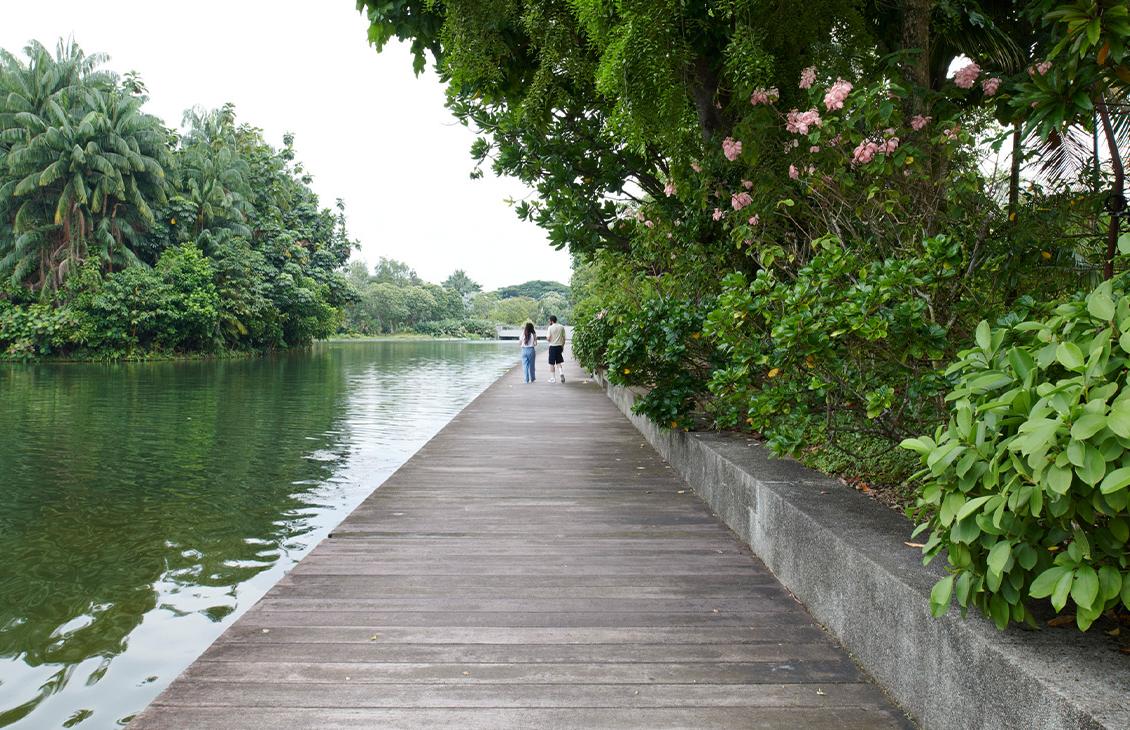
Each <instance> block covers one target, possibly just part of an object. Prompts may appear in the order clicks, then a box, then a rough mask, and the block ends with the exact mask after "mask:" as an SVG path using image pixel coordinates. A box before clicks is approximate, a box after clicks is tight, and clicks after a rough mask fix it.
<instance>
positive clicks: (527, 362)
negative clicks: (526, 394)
mask: <svg viewBox="0 0 1130 730" xmlns="http://www.w3.org/2000/svg"><path fill="white" fill-rule="evenodd" d="M519 339H520V342H521V345H522V369H523V370H524V372H525V374H526V382H527V383H532V382H534V362H535V358H536V357H537V347H538V333H537V331H536V330H535V329H534V323H533V322H526V328H525V329H524V330H522V336H521V338H519Z"/></svg>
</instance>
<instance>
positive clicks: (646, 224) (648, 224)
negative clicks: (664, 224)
mask: <svg viewBox="0 0 1130 730" xmlns="http://www.w3.org/2000/svg"><path fill="white" fill-rule="evenodd" d="M643 224H644V225H645V226H647V227H648V228H651V227H652V226H654V225H655V224H654V223H652V222H651V221H649V220H648V221H644V222H643Z"/></svg>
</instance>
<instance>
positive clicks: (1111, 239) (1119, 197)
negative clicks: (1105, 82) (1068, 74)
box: [1095, 94, 1126, 279]
mask: <svg viewBox="0 0 1130 730" xmlns="http://www.w3.org/2000/svg"><path fill="white" fill-rule="evenodd" d="M1095 108H1096V109H1097V110H1098V112H1099V119H1101V120H1102V123H1103V133H1104V135H1105V136H1106V144H1107V150H1108V151H1109V152H1110V164H1111V168H1112V169H1113V170H1114V185H1113V186H1112V188H1111V191H1110V199H1109V202H1108V203H1107V209H1108V210H1109V211H1110V223H1109V224H1107V235H1106V258H1105V259H1104V260H1103V278H1104V279H1110V278H1112V277H1113V276H1114V257H1115V255H1116V254H1117V253H1118V229H1119V223H1120V222H1121V221H1122V216H1123V215H1124V214H1125V213H1126V195H1125V182H1126V171H1125V169H1124V168H1123V166H1122V157H1121V155H1119V153H1118V140H1117V139H1116V138H1115V136H1114V129H1113V128H1112V127H1111V124H1110V112H1109V111H1108V110H1107V107H1106V97H1104V96H1103V95H1102V94H1100V95H1099V99H1098V103H1097V104H1095Z"/></svg>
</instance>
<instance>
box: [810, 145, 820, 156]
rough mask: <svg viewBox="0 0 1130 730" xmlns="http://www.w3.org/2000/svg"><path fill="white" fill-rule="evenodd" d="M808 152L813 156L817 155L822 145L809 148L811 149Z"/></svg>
mask: <svg viewBox="0 0 1130 730" xmlns="http://www.w3.org/2000/svg"><path fill="white" fill-rule="evenodd" d="M808 151H809V152H810V153H811V154H816V153H817V152H819V151H820V145H818V144H814V145H812V146H811V147H809V148H808Z"/></svg>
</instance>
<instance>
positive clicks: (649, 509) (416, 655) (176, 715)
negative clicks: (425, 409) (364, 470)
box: [130, 348, 914, 730]
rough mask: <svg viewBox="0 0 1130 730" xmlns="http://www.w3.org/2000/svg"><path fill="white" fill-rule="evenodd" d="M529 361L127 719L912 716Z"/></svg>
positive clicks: (603, 416)
mask: <svg viewBox="0 0 1130 730" xmlns="http://www.w3.org/2000/svg"><path fill="white" fill-rule="evenodd" d="M515 350H517V348H515ZM539 356H540V357H539V362H538V369H539V377H540V378H541V380H539V381H538V382H537V383H535V384H533V385H525V384H524V383H522V374H521V368H520V367H517V368H514V369H512V370H510V372H508V373H507V374H506V375H504V376H503V377H502V378H501V379H500V380H499V381H498V382H496V383H495V384H494V385H492V386H491V387H490V388H489V389H487V390H486V391H485V392H484V393H483V394H482V395H480V396H479V398H478V399H476V400H475V401H474V402H473V403H471V404H470V405H469V406H467V408H466V409H464V410H463V411H462V412H461V413H460V414H459V415H458V416H457V417H456V418H455V419H454V420H453V421H452V422H451V423H450V424H449V425H448V426H447V427H446V428H444V429H443V431H441V432H440V433H439V434H438V435H436V437H435V438H433V439H432V440H431V441H430V442H428V444H427V445H426V446H424V448H423V449H421V450H420V451H419V452H418V453H417V454H416V455H415V456H413V457H412V458H411V459H410V460H409V461H408V462H407V463H406V464H404V466H403V467H401V468H400V470H399V471H397V472H396V473H395V474H394V475H393V476H392V477H390V478H389V479H388V481H386V482H385V483H384V484H383V485H382V486H381V487H380V488H379V489H377V490H376V491H374V492H373V494H372V495H371V496H370V497H368V499H366V500H365V501H364V502H363V503H362V504H361V505H360V506H359V507H358V508H357V509H356V510H355V511H354V512H353V513H352V514H351V515H349V516H348V517H347V518H346V519H345V521H344V522H342V524H341V525H340V526H339V527H338V528H337V529H336V530H335V531H334V532H333V534H332V536H331V537H330V538H328V539H326V540H325V541H324V542H322V543H321V544H320V545H318V546H317V547H316V548H315V549H314V550H313V551H312V552H311V553H310V554H309V555H307V556H306V558H304V559H303V560H302V561H301V562H300V563H299V564H298V565H297V566H295V568H294V569H293V570H292V571H291V572H290V573H289V574H288V575H287V576H286V577H284V578H283V579H282V580H281V581H280V582H279V583H278V584H277V585H276V586H274V588H272V589H271V590H270V591H269V592H268V593H267V595H266V596H264V597H263V599H262V600H261V601H259V602H258V603H257V604H256V605H255V606H253V607H252V608H251V609H250V610H249V611H247V613H246V614H244V615H243V616H242V617H241V618H240V619H239V620H238V621H236V622H235V623H234V624H233V625H232V626H231V627H230V628H229V629H228V630H227V632H225V633H224V634H223V635H222V636H221V637H220V638H219V639H218V640H217V641H216V642H215V643H214V644H213V645H212V646H211V647H210V648H209V649H208V650H207V651H206V652H205V653H204V654H203V655H202V656H201V657H200V658H199V659H198V660H197V661H196V662H195V663H194V664H192V665H191V666H190V667H189V668H188V669H187V670H186V671H185V672H184V674H182V675H181V676H180V677H179V678H178V679H177V680H175V681H174V682H173V683H172V684H171V685H170V686H169V687H168V688H167V689H166V690H165V692H164V693H163V694H161V696H160V697H158V698H157V700H156V701H155V702H154V703H153V704H152V705H151V706H150V707H149V708H148V709H147V710H146V711H145V712H143V713H142V714H141V715H139V716H138V717H137V719H136V720H135V721H134V722H133V723H131V724H130V728H132V729H133V730H153V729H154V728H161V729H166V728H177V729H180V728H185V729H188V728H191V729H193V730H196V729H202V728H215V729H217V730H219V729H221V728H222V729H223V730H235V729H251V728H268V729H270V730H284V729H287V728H319V729H321V728H394V727H395V728H429V729H430V730H435V729H436V728H460V729H464V728H503V727H522V728H586V729H588V728H673V727H680V728H836V730H849V729H851V728H868V729H869V730H870V729H871V728H903V727H909V723H907V721H906V720H905V719H904V717H903V715H902V714H901V713H900V712H899V710H898V709H897V708H895V707H894V706H892V705H891V704H890V703H889V701H888V700H887V699H886V698H885V697H884V695H883V694H882V693H881V692H880V691H879V689H878V688H877V687H875V686H874V685H873V684H871V683H870V682H868V680H867V679H866V678H865V677H864V676H863V675H862V673H861V672H860V670H859V669H858V668H857V667H856V665H855V664H854V663H853V662H852V661H851V659H849V658H848V656H847V655H846V654H845V652H844V650H843V649H842V648H840V647H839V646H838V645H837V644H836V643H835V642H833V641H832V640H831V639H830V638H829V637H828V636H827V635H826V634H825V633H824V632H823V631H822V630H821V629H820V628H819V627H818V626H816V625H815V624H814V623H813V621H812V619H811V618H810V617H809V615H808V614H807V613H806V612H805V610H804V609H803V608H802V607H801V606H800V605H799V604H797V603H796V602H795V601H794V600H793V599H792V598H791V597H790V596H789V595H788V594H787V593H786V592H785V590H784V589H783V588H781V586H780V585H778V583H777V582H776V581H775V580H774V578H773V576H772V575H771V574H770V573H769V572H768V571H767V570H766V569H765V567H764V566H763V565H762V563H761V561H759V560H758V559H757V558H756V557H754V556H752V555H751V554H750V552H749V550H748V549H747V548H746V547H745V546H744V545H742V544H741V543H740V542H739V541H738V540H737V538H736V537H735V536H734V535H733V533H731V532H730V531H729V530H728V529H727V528H726V527H724V526H723V525H722V524H721V523H720V522H719V521H718V520H717V519H716V518H715V517H714V516H713V515H712V514H711V513H710V511H709V510H708V509H707V508H706V506H705V505H704V504H703V502H702V501H701V500H699V498H698V497H696V496H695V495H694V494H693V493H692V492H691V491H690V490H689V489H688V488H687V487H686V486H685V484H684V483H683V482H682V481H681V480H680V479H679V478H678V477H677V476H675V475H674V474H673V472H672V470H671V469H670V468H669V467H668V466H667V465H666V464H664V462H663V461H662V460H661V459H660V457H659V456H658V455H657V454H656V453H655V452H654V451H653V450H652V449H651V447H650V446H646V445H645V442H644V441H643V439H642V438H641V437H640V436H639V433H638V432H637V431H636V430H635V428H634V427H633V426H632V425H631V424H630V423H629V422H628V420H627V419H626V418H624V416H623V415H622V414H621V413H620V412H619V411H618V410H617V409H616V407H615V406H614V405H613V404H612V402H611V401H610V400H609V399H608V398H607V397H606V396H605V395H604V393H603V391H602V390H601V389H600V387H599V386H597V385H595V384H592V383H587V382H584V376H583V374H582V372H581V371H580V369H579V368H577V367H576V366H575V365H574V364H573V363H569V366H568V367H569V370H568V382H567V383H566V384H565V385H561V384H556V385H553V384H550V383H547V382H545V377H546V372H545V371H546V370H547V368H546V366H545V365H544V351H543V352H541V353H539ZM875 630H876V631H883V630H885V629H884V627H882V626H876V627H875ZM907 670H908V671H913V670H914V668H913V667H908V668H907Z"/></svg>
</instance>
